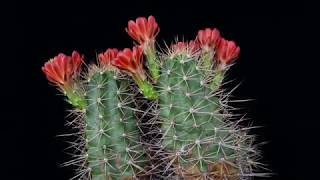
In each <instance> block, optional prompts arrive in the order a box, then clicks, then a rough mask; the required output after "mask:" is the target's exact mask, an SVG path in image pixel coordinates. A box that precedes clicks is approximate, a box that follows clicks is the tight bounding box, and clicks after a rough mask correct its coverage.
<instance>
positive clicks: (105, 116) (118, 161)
mask: <svg viewBox="0 0 320 180" xmlns="http://www.w3.org/2000/svg"><path fill="white" fill-rule="evenodd" d="M127 86H128V81H126V80H123V81H121V82H119V81H117V80H116V74H115V72H113V71H105V72H98V71H97V72H95V73H93V74H92V76H90V77H89V79H88V91H87V99H88V106H87V108H86V116H85V122H86V130H85V135H86V142H87V145H86V149H87V154H86V156H87V162H88V169H89V170H90V174H91V177H92V180H106V179H108V180H109V179H110V180H111V179H125V178H132V179H135V178H138V177H139V176H141V175H142V174H143V172H144V163H145V162H144V156H143V151H142V149H141V146H140V143H139V138H138V134H139V130H138V128H137V126H136V121H135V119H134V118H133V111H132V110H131V109H130V103H131V102H132V101H131V99H130V98H131V97H130V95H129V94H130V92H127V88H126V87H127Z"/></svg>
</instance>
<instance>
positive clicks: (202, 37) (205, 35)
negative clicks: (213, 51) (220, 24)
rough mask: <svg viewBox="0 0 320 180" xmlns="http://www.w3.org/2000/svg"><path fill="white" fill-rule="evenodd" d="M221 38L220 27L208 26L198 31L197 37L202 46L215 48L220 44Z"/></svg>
mask: <svg viewBox="0 0 320 180" xmlns="http://www.w3.org/2000/svg"><path fill="white" fill-rule="evenodd" d="M220 38H221V37H220V32H219V30H218V29H216V28H214V29H210V28H206V29H204V30H199V31H198V35H197V38H196V39H197V42H198V43H199V45H200V46H201V47H202V48H205V49H209V48H215V47H216V46H217V45H218V43H219V41H220Z"/></svg>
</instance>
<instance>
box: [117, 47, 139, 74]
mask: <svg viewBox="0 0 320 180" xmlns="http://www.w3.org/2000/svg"><path fill="white" fill-rule="evenodd" d="M142 51H143V50H142V48H141V47H139V46H135V47H133V49H132V51H131V49H129V48H125V49H124V50H122V51H120V52H119V53H118V54H117V57H116V58H115V59H114V60H113V61H112V62H111V63H112V65H114V66H116V67H118V68H119V69H122V70H125V71H127V72H129V73H130V74H131V75H132V76H135V77H138V78H141V79H143V80H144V79H145V74H144V70H143V64H142Z"/></svg>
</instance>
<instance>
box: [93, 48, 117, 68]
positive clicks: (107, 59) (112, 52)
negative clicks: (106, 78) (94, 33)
mask: <svg viewBox="0 0 320 180" xmlns="http://www.w3.org/2000/svg"><path fill="white" fill-rule="evenodd" d="M117 54H118V49H116V48H113V49H111V48H109V49H107V50H106V51H105V52H104V53H100V54H99V55H98V58H99V62H100V64H101V65H103V66H105V67H110V66H111V62H112V61H113V60H114V59H115V58H116V57H117Z"/></svg>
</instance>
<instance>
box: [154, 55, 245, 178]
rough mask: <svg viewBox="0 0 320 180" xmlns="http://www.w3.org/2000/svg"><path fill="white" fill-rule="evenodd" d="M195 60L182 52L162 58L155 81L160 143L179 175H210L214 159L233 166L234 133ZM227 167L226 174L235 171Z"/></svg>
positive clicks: (212, 171) (213, 171)
mask: <svg viewBox="0 0 320 180" xmlns="http://www.w3.org/2000/svg"><path fill="white" fill-rule="evenodd" d="M197 61H198V59H197V57H188V56H186V55H185V56H183V55H179V56H174V57H173V58H170V57H168V58H167V59H166V60H165V61H164V65H163V67H162V73H161V77H160V79H159V85H158V86H159V87H160V89H161V91H162V93H161V95H160V99H159V101H160V109H161V111H160V119H161V120H162V122H163V124H162V132H163V142H162V145H163V146H164V147H165V149H166V150H167V151H168V152H169V154H170V155H169V158H170V159H171V162H170V163H169V165H174V166H175V167H176V173H177V174H179V176H181V177H183V178H190V177H194V178H200V177H204V176H205V177H207V178H213V177H216V176H214V175H213V174H216V173H218V172H215V171H216V170H213V169H214V168H213V167H217V165H216V164H217V163H218V162H219V163H229V164H233V165H234V166H236V158H237V151H236V149H237V148H238V147H236V146H235V145H236V144H237V143H236V142H237V141H238V139H237V138H238V136H237V134H233V133H232V132H234V131H233V129H232V128H231V127H229V126H228V124H227V122H225V121H224V120H223V117H224V114H223V113H222V111H223V110H224V108H223V106H222V104H221V102H220V98H219V95H217V94H215V91H214V90H212V89H211V88H210V86H208V85H206V84H205V83H204V81H203V76H202V74H203V72H201V70H199V68H197ZM219 75H220V76H217V77H218V78H217V79H214V82H213V83H214V85H216V87H218V86H219V84H220V83H221V80H222V78H223V74H219ZM216 87H215V88H216ZM228 167H229V166H228ZM227 170H229V171H230V172H232V174H230V175H228V177H229V178H231V177H234V176H236V174H237V173H238V171H239V170H238V169H237V168H234V167H233V166H230V167H229V169H227ZM210 174H211V175H210Z"/></svg>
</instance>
